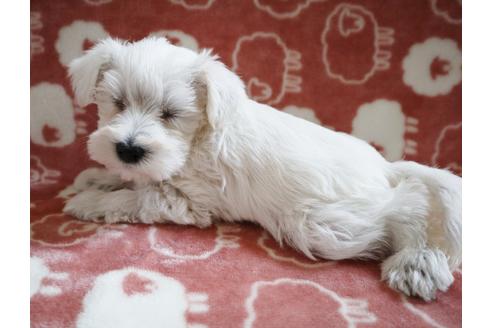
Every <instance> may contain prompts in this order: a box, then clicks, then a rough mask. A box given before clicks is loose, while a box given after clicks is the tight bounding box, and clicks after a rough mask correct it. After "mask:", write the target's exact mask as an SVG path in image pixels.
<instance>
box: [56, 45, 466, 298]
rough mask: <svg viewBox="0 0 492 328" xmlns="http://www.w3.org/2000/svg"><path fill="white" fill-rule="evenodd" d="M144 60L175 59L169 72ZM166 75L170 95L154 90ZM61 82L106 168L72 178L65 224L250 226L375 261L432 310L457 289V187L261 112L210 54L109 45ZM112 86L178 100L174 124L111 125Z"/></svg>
mask: <svg viewBox="0 0 492 328" xmlns="http://www.w3.org/2000/svg"><path fill="white" fill-rule="evenodd" d="M149 50H150V51H149ZM149 53H153V54H154V53H156V54H158V55H160V56H162V58H164V57H166V56H167V57H166V58H171V59H172V60H171V62H172V65H173V66H172V69H170V68H169V65H171V64H169V63H168V64H164V63H161V62H162V61H164V59H160V61H159V62H157V60H159V59H158V58H156V57H153V55H150V54H149ZM175 57H179V58H178V59H176V58H175ZM152 65H155V67H152ZM166 65H167V66H166ZM176 67H178V69H177V68H176ZM168 71H173V74H174V75H173V77H172V79H171V78H168V79H169V80H172V83H174V84H172V85H171V84H170V85H167V84H162V79H166V77H163V76H162V75H163V74H168V73H164V72H168ZM70 74H71V77H72V83H73V86H74V91H75V95H76V98H77V101H78V102H79V103H80V104H81V105H87V104H89V103H91V102H96V103H97V104H98V107H99V116H100V120H99V126H98V130H96V131H95V132H94V133H93V135H91V139H90V142H89V153H90V155H91V157H92V158H93V159H94V160H96V161H98V162H100V163H102V164H104V165H105V166H106V167H107V168H108V169H109V170H104V169H91V170H89V171H86V172H83V174H81V176H79V178H77V179H76V181H75V183H74V186H73V188H74V190H76V191H77V192H78V194H77V195H76V196H75V197H73V198H72V199H70V200H69V201H68V202H67V205H66V207H65V211H66V212H67V213H70V214H72V215H74V216H76V217H78V218H80V219H83V220H97V219H103V220H105V221H106V222H111V223H112V222H144V223H153V222H174V223H177V224H192V225H197V226H200V227H206V226H208V225H210V224H211V223H212V221H213V220H214V219H221V220H225V221H244V220H247V221H252V222H255V223H258V224H259V225H261V226H262V227H264V228H265V229H266V230H268V232H270V234H272V236H273V237H274V238H275V239H276V240H277V241H278V242H280V243H282V242H283V241H285V242H287V243H288V244H289V245H291V246H293V247H294V248H296V249H298V250H299V251H301V252H302V253H304V254H305V255H306V256H308V257H309V258H311V259H314V258H315V257H320V258H326V259H332V260H339V259H348V258H363V259H384V262H383V264H382V278H383V279H384V280H386V281H387V282H388V284H389V285H390V287H392V288H393V289H396V290H399V291H402V292H404V293H405V294H407V295H414V296H419V297H421V298H423V299H424V300H427V301H429V300H432V299H434V298H435V296H436V291H437V290H442V291H444V290H446V289H447V288H448V287H449V286H450V285H451V283H452V282H453V276H452V274H451V272H452V271H453V270H454V269H456V268H457V267H458V266H459V265H460V264H461V178H459V177H457V176H455V175H453V174H451V173H449V172H447V171H445V170H441V169H436V168H430V167H427V166H424V165H420V164H417V163H415V162H407V161H398V162H394V163H390V162H387V161H386V160H385V159H384V158H383V157H382V156H381V155H380V154H379V153H378V152H377V151H376V150H375V149H374V148H372V147H371V146H370V145H368V144H367V143H366V142H364V141H361V140H359V139H356V138H354V137H352V136H350V135H348V134H345V133H340V132H334V131H331V130H329V129H326V128H323V127H320V126H318V125H316V124H313V123H310V122H307V121H305V120H302V119H299V118H296V117H294V116H291V115H289V114H286V113H283V112H280V111H278V110H275V109H274V108H272V107H270V106H266V105H263V104H259V103H257V102H255V101H253V100H251V99H249V98H248V97H247V96H246V94H245V91H244V85H243V83H242V81H241V80H240V79H239V78H238V77H237V75H235V74H234V73H232V72H231V71H229V70H228V69H227V68H225V66H223V65H222V64H221V63H220V62H218V61H217V60H216V58H215V57H213V56H211V55H210V52H209V51H205V52H202V53H200V54H196V53H193V52H191V51H189V50H186V49H183V48H179V47H175V46H172V45H170V44H169V43H168V42H167V41H166V40H165V39H162V38H146V39H144V40H141V41H139V42H135V43H133V44H127V43H122V42H121V41H118V40H113V39H107V40H105V41H102V42H101V43H99V44H98V45H96V46H95V47H94V48H93V49H92V50H90V51H89V52H87V53H86V54H85V55H84V56H83V57H81V58H79V59H76V60H75V61H73V62H72V64H71V65H70ZM169 74H170V73H169ZM140 76H145V78H139V77H140ZM149 76H152V77H154V76H156V77H158V78H156V79H155V81H154V80H152V77H151V78H149ZM135 81H141V82H140V84H138V83H136V82H135ZM173 81H174V82H173ZM115 88H116V89H117V88H121V89H122V90H125V92H126V93H127V94H132V92H134V91H135V89H136V88H143V89H144V90H150V91H149V93H148V94H149V95H150V96H149V97H155V98H156V99H157V98H158V97H161V98H162V96H161V95H160V94H159V92H160V91H161V89H163V90H167V91H165V93H167V94H166V96H165V98H166V97H167V98H166V99H164V100H162V99H161V98H159V101H161V102H162V101H164V102H166V103H169V102H174V103H173V104H172V106H178V107H179V108H180V109H181V115H182V116H183V117H184V118H179V117H178V119H177V123H165V124H164V123H161V122H160V121H159V120H158V119H156V118H154V117H152V116H149V115H147V116H143V114H141V113H140V112H139V109H138V106H137V105H135V104H131V105H129V106H128V108H127V109H125V112H122V113H118V112H117V111H116V110H115V109H114V104H112V103H111V100H108V99H109V98H108V97H109V96H108V94H111V93H112V94H114V92H115V90H114V89H115ZM108 90H110V91H108ZM121 92H123V91H121ZM113 97H114V96H113ZM128 97H130V96H128ZM130 98H131V97H130ZM129 102H133V100H132V101H129ZM157 102H158V101H157ZM149 108H150V107H149ZM155 110H156V111H158V109H155ZM156 115H157V114H156ZM180 120H181V121H180ZM137 123H138V124H137ZM129 133H133V134H135V135H137V138H139V139H138V140H139V142H140V143H141V144H144V145H145V146H146V147H148V148H149V149H151V150H152V156H151V157H150V159H149V160H148V161H146V162H145V164H141V165H140V164H139V165H134V166H131V167H129V166H128V165H122V164H121V163H120V161H119V160H118V157H117V155H116V154H115V151H114V142H116V141H120V140H121V139H124V138H126V135H127V134H129ZM120 177H122V178H123V179H126V180H132V181H133V182H134V183H133V185H132V186H131V187H129V186H128V184H127V183H125V182H123V181H122V180H121V179H120Z"/></svg>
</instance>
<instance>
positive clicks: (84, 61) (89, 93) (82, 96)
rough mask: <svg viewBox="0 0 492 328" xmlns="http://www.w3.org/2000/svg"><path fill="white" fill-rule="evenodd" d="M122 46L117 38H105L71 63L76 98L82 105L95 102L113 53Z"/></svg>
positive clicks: (69, 71)
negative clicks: (99, 85) (98, 87)
mask: <svg viewBox="0 0 492 328" xmlns="http://www.w3.org/2000/svg"><path fill="white" fill-rule="evenodd" d="M122 46H123V44H122V42H121V41H119V40H117V39H111V38H108V39H104V40H102V41H100V42H99V43H97V44H96V45H95V46H94V47H92V48H91V49H90V50H88V51H86V52H85V54H84V55H83V56H81V57H79V58H76V59H74V60H72V62H71V63H70V64H69V67H68V74H69V76H70V79H71V82H72V88H73V91H74V93H75V100H76V102H77V103H78V104H79V105H80V106H82V107H84V106H87V105H89V104H91V103H93V102H94V92H95V88H96V86H97V84H98V82H99V81H100V80H101V79H102V76H103V73H104V71H105V70H107V69H108V68H109V64H110V62H111V57H112V55H113V54H114V53H115V52H116V51H118V49H120V48H121V47H122Z"/></svg>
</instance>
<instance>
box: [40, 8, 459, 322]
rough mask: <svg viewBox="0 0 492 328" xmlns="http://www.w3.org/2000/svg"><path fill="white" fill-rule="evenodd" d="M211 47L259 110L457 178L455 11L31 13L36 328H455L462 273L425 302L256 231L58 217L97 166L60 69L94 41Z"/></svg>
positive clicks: (88, 123) (370, 274) (89, 113)
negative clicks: (262, 106) (158, 40)
mask: <svg viewBox="0 0 492 328" xmlns="http://www.w3.org/2000/svg"><path fill="white" fill-rule="evenodd" d="M150 33H157V34H160V35H165V36H167V37H168V38H169V39H170V40H171V41H172V42H174V43H176V44H179V45H182V46H185V47H188V48H191V49H201V48H214V49H215V52H216V53H218V54H219V55H220V57H221V58H222V60H223V61H224V62H225V63H226V64H227V65H228V66H229V67H231V68H232V69H233V70H235V71H236V72H238V73H240V75H241V77H242V78H243V79H244V81H245V83H246V85H247V89H248V93H249V94H250V96H251V97H253V98H254V99H256V100H258V101H260V102H263V103H267V104H270V105H272V106H274V107H276V108H278V109H279V110H283V111H286V112H289V113H291V114H293V115H296V116H299V117H302V118H304V119H307V120H310V121H313V122H315V123H317V124H321V125H324V126H326V127H327V128H332V129H336V130H338V131H344V132H347V133H350V134H352V135H355V136H357V137H359V138H362V139H364V140H366V141H367V142H369V143H370V144H372V145H373V146H375V147H376V148H377V149H378V150H379V151H380V152H381V153H382V154H383V155H384V156H385V157H386V158H387V159H388V160H391V161H393V160H397V159H401V158H405V159H408V160H416V161H419V162H422V163H425V164H429V165H434V166H439V167H446V168H449V169H451V170H453V171H455V172H456V173H458V174H461V1H459V0H456V1H452V0H448V1H444V0H424V1H418V2H417V1H415V0H399V1H369V0H367V1H363V0H354V1H350V2H341V1H339V0H334V1H328V0H288V1H280V0H244V1H229V0H150V1H124V0H77V1H60V0H58V1H55V0H53V1H42V0H32V1H31V213H32V215H31V326H32V327H50V328H57V327H86V328H87V327H195V328H198V327H210V328H211V327H459V326H461V272H457V273H456V274H455V277H456V282H455V283H454V284H453V286H452V287H451V289H450V290H449V292H447V293H439V294H438V299H437V301H435V302H433V303H428V304H426V303H424V302H422V301H419V300H415V299H410V298H406V297H402V296H401V295H399V294H397V293H396V292H393V291H391V290H390V289H389V288H388V287H387V286H386V285H385V284H384V283H382V282H380V281H379V279H380V272H379V267H378V264H377V263H370V262H356V261H338V262H330V261H320V262H312V261H310V260H308V259H306V258H305V257H303V256H302V255H300V254H297V253H296V252H294V251H293V250H290V249H288V248H282V247H280V246H279V245H278V244H276V243H275V242H274V241H273V240H272V238H271V237H270V236H269V235H268V234H266V233H265V232H264V231H263V230H262V229H260V228H259V227H256V226H253V225H248V224H244V225H224V224H218V225H216V226H215V227H213V228H209V229H205V230H200V229H197V228H193V227H182V226H174V225H156V226H145V225H102V224H95V223H87V222H81V221H77V220H75V219H74V218H72V217H70V216H68V215H65V214H63V213H61V209H62V208H63V204H64V201H65V199H66V197H67V195H69V194H70V187H69V185H70V184H71V182H72V181H73V178H74V177H75V176H77V174H78V173H79V172H80V171H82V170H83V169H85V168H87V167H90V166H94V165H95V164H94V163H92V162H90V161H89V159H88V157H87V154H86V151H85V141H86V139H87V135H88V133H90V132H91V131H92V130H94V129H95V124H96V111H95V110H94V107H93V106H89V107H87V108H80V107H78V106H77V105H76V104H75V103H74V101H73V94H72V91H71V89H70V86H69V82H68V79H67V78H66V66H67V64H68V63H69V62H70V60H71V59H73V58H75V57H77V56H79V55H81V54H82V52H83V49H86V48H87V47H89V46H90V45H91V44H93V43H94V42H95V41H96V40H98V39H100V38H104V37H105V36H107V35H112V36H116V37H120V38H123V39H134V40H135V39H140V38H142V37H144V36H146V35H148V34H150Z"/></svg>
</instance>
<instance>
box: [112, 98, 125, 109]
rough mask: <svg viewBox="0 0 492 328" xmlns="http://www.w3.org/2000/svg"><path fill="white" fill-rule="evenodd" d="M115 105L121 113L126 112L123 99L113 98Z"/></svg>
mask: <svg viewBox="0 0 492 328" xmlns="http://www.w3.org/2000/svg"><path fill="white" fill-rule="evenodd" d="M113 103H114V105H115V106H116V108H118V110H119V111H120V112H122V111H124V110H125V103H124V102H123V100H121V99H116V98H113Z"/></svg>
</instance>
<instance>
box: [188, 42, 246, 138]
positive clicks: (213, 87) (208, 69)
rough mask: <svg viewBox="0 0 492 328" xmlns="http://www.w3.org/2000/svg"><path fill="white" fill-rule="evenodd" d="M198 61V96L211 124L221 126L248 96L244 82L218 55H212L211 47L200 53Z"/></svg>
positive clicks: (214, 126) (215, 126)
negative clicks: (219, 59)
mask: <svg viewBox="0 0 492 328" xmlns="http://www.w3.org/2000/svg"><path fill="white" fill-rule="evenodd" d="M197 63H198V67H199V71H198V77H197V81H196V82H197V84H198V91H197V94H198V98H199V100H201V103H203V104H204V106H205V109H206V113H207V118H208V122H209V124H210V126H212V128H213V129H217V128H221V127H222V126H223V125H224V124H225V123H226V122H227V121H228V120H227V118H228V117H232V116H233V115H235V113H237V111H238V105H239V103H240V102H241V101H243V100H244V99H245V98H247V96H246V92H245V91H244V90H245V89H244V83H243V81H241V79H240V78H239V76H237V75H236V74H235V73H233V72H231V71H230V70H229V69H228V68H227V67H226V66H225V65H224V64H223V63H221V62H220V61H218V56H216V55H211V50H210V49H207V50H204V51H202V52H201V53H200V54H199V55H198V60H197ZM200 98H202V99H200ZM203 98H205V100H203Z"/></svg>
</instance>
